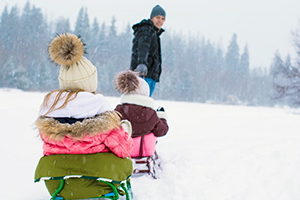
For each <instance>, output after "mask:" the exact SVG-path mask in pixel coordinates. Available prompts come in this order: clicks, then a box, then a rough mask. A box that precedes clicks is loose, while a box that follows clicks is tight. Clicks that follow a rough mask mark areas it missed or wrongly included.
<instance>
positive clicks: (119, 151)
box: [40, 128, 133, 158]
mask: <svg viewBox="0 0 300 200" xmlns="http://www.w3.org/2000/svg"><path fill="white" fill-rule="evenodd" d="M40 135H41V138H42V140H43V141H44V144H43V150H44V156H49V155H52V154H91V153H100V152H113V153H114V154H115V155H117V156H118V157H120V158H125V157H127V156H129V155H130V152H131V151H132V148H133V141H132V139H131V137H130V136H129V135H128V134H127V133H126V132H125V131H124V129H123V128H120V129H114V130H111V131H109V132H107V133H99V134H97V135H95V136H90V135H86V136H85V137H84V138H83V139H80V140H76V139H73V138H72V137H70V136H68V135H66V136H65V138H64V139H63V140H62V141H55V140H50V139H49V138H48V137H45V136H43V133H40Z"/></svg>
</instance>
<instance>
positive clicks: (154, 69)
mask: <svg viewBox="0 0 300 200" xmlns="http://www.w3.org/2000/svg"><path fill="white" fill-rule="evenodd" d="M132 29H133V31H134V32H133V34H134V38H133V45H132V54H131V66H130V69H131V70H135V69H136V67H137V66H138V65H139V64H145V65H146V66H147V68H148V73H147V76H146V77H148V78H151V79H153V80H155V81H156V82H159V77H160V74H161V48H160V38H159V36H160V35H161V34H162V32H164V29H162V28H161V29H158V28H157V27H155V26H154V24H153V22H152V21H151V20H150V19H148V20H145V19H144V20H142V21H141V22H140V23H137V24H135V25H133V26H132Z"/></svg>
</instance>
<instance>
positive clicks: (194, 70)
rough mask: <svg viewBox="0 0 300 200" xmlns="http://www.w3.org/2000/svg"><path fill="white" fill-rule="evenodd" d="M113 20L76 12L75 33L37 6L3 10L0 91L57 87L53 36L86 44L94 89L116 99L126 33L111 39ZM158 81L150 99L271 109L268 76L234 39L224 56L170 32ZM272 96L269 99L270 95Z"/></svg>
mask: <svg viewBox="0 0 300 200" xmlns="http://www.w3.org/2000/svg"><path fill="white" fill-rule="evenodd" d="M116 20H117V19H115V18H114V17H112V20H111V22H110V24H105V22H99V21H98V19H97V18H94V19H93V20H92V21H90V19H89V16H88V12H87V8H85V7H82V8H81V9H80V10H79V13H78V17H77V20H76V23H75V28H74V30H72V29H71V26H70V22H69V19H68V18H64V17H61V18H59V19H57V20H56V21H50V22H48V19H47V16H45V15H43V13H42V11H41V9H40V8H36V7H35V6H34V5H31V4H30V3H29V2H27V3H26V5H25V6H24V8H23V9H22V10H20V9H19V8H18V6H17V5H16V6H13V7H12V8H11V9H10V10H9V9H8V8H7V7H5V8H4V10H3V12H2V14H1V19H0V60H1V62H0V71H1V73H0V87H8V88H18V89H22V90H25V91H50V90H53V89H57V88H59V86H58V80H57V78H58V73H59V67H58V66H55V64H54V63H52V62H51V61H50V59H49V56H48V52H47V48H48V45H49V43H50V41H51V39H53V38H54V36H55V35H56V34H60V33H64V32H69V33H74V34H76V35H80V36H81V37H82V39H83V42H84V43H85V44H86V47H87V49H86V51H87V55H85V56H86V57H87V58H88V59H89V60H90V61H91V62H92V63H93V64H94V65H95V66H96V67H97V68H98V79H99V83H98V91H99V92H100V93H103V94H104V95H110V96H118V95H119V94H118V93H117V91H116V90H115V89H114V85H113V79H114V76H115V75H116V74H117V73H118V72H120V71H123V70H126V69H129V66H130V56H131V45H132V39H133V34H132V29H131V25H130V24H128V26H127V28H126V29H125V30H123V31H122V32H120V33H117V31H116V30H117V27H116V25H115V22H116ZM161 38H162V39H161V42H162V59H163V61H162V63H163V64H162V66H163V73H162V76H161V82H160V83H159V84H157V86H156V87H157V88H156V90H155V92H154V94H153V97H154V98H155V99H164V100H179V101H189V102H203V103H204V102H212V103H229V104H245V105H260V106H272V105H273V104H274V99H276V98H273V97H272V95H273V93H274V86H273V82H272V81H273V79H272V74H271V73H269V72H268V71H267V70H265V69H262V68H255V69H250V68H249V62H250V56H249V51H248V46H247V45H245V46H244V47H243V48H242V50H240V47H239V45H238V43H237V35H236V34H233V36H232V39H231V40H230V41H229V42H228V46H227V49H226V50H224V49H223V48H222V47H221V45H220V44H216V43H214V42H212V41H210V40H207V39H205V38H204V37H201V36H193V35H190V36H188V37H186V36H183V35H182V34H179V33H174V32H168V30H167V31H166V32H165V33H164V34H162V36H161ZM272 92H273V93H272Z"/></svg>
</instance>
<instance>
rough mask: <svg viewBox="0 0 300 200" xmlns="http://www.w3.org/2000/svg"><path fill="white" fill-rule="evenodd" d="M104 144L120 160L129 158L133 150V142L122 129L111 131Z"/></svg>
mask: <svg viewBox="0 0 300 200" xmlns="http://www.w3.org/2000/svg"><path fill="white" fill-rule="evenodd" d="M103 143H104V145H105V146H106V147H107V148H108V149H109V150H110V151H111V152H113V153H114V154H116V155H117V156H118V157H120V158H125V157H127V156H129V155H130V153H131V151H132V150H133V140H132V138H131V137H130V135H129V134H128V133H126V132H125V131H124V129H123V128H122V127H120V128H119V129H114V130H111V131H110V132H109V133H108V135H107V137H106V138H105V139H104V142H103Z"/></svg>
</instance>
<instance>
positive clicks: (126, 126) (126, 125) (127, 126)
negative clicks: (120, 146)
mask: <svg viewBox="0 0 300 200" xmlns="http://www.w3.org/2000/svg"><path fill="white" fill-rule="evenodd" d="M121 126H122V127H123V129H124V130H125V132H127V133H128V134H129V135H130V136H131V134H132V126H131V123H130V121H128V120H127V119H124V120H122V121H121Z"/></svg>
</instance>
